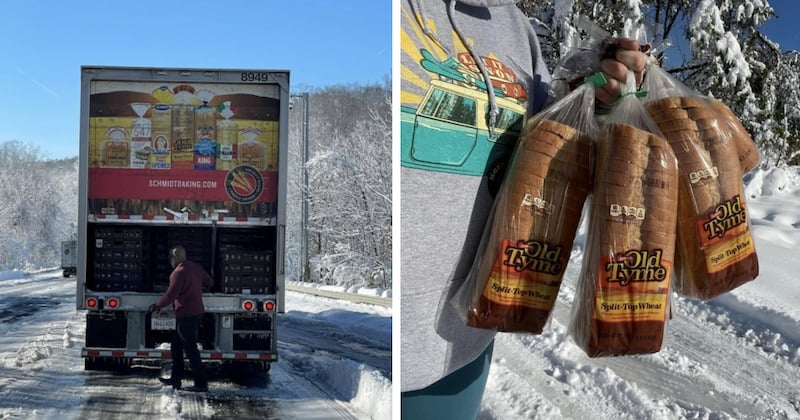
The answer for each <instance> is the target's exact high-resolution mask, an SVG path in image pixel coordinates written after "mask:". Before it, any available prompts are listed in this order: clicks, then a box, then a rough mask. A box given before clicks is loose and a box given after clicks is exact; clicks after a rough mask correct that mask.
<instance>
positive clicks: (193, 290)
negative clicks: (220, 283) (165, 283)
mask: <svg viewBox="0 0 800 420" xmlns="http://www.w3.org/2000/svg"><path fill="white" fill-rule="evenodd" d="M213 284H214V279H213V278H211V276H210V275H209V274H208V273H207V272H206V270H205V269H204V268H203V266H201V265H200V264H198V263H196V262H194V261H189V260H186V261H183V262H181V263H179V264H178V265H177V266H175V269H174V270H172V274H170V275H169V287H168V288H167V291H166V292H164V296H161V298H160V299H159V300H158V302H156V306H157V307H158V309H161V308H163V307H165V306H167V305H169V304H170V303H172V307H173V308H174V309H175V318H187V317H190V316H197V315H202V314H203V312H204V311H205V308H204V307H203V288H210V287H211V286H212V285H213Z"/></svg>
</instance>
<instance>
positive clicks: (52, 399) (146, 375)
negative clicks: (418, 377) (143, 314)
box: [0, 271, 391, 419]
mask: <svg viewBox="0 0 800 420" xmlns="http://www.w3.org/2000/svg"><path fill="white" fill-rule="evenodd" d="M19 277H20V278H11V279H6V280H0V418H2V419H6V418H53V419H55V418H58V419H122V418H124V419H131V418H163V419H174V418H219V419H224V418H233V417H235V418H238V419H250V418H258V419H263V418H281V419H330V418H343V419H356V418H357V419H367V418H375V419H378V418H387V419H388V418H390V415H391V310H390V309H386V308H378V307H375V306H373V305H357V304H349V303H348V304H340V303H337V302H335V301H332V300H330V299H324V298H317V297H311V296H306V295H302V294H298V293H289V294H288V296H287V300H288V301H289V304H288V305H287V308H288V312H287V313H286V314H284V315H281V316H280V317H279V320H278V324H279V330H278V333H279V343H278V346H279V357H280V360H279V361H278V362H277V363H274V364H273V366H272V369H271V370H270V372H269V374H260V375H256V376H252V375H251V376H249V377H247V378H245V379H242V378H237V377H233V376H231V375H229V374H227V373H225V372H223V371H221V370H220V369H215V368H214V367H213V366H210V369H209V373H210V379H211V384H210V386H211V389H212V390H211V392H209V393H208V394H191V393H187V392H175V391H173V390H171V389H169V388H167V387H162V386H161V384H160V383H159V382H158V380H157V378H158V376H159V375H160V374H161V371H160V369H159V368H158V367H152V366H150V367H147V366H134V367H133V368H132V370H131V371H130V372H127V373H124V374H114V373H108V372H86V371H84V370H83V360H82V359H81V357H80V349H81V346H82V344H83V340H84V328H85V325H84V322H85V321H84V314H83V313H82V312H81V311H76V310H75V299H74V290H75V286H74V281H75V280H74V278H73V279H63V278H61V276H60V271H50V272H46V273H42V274H39V275H31V276H23V275H19ZM292 308H294V309H292ZM354 320H357V322H358V323H359V324H360V325H361V327H360V328H353V327H352V325H351V323H353V322H354ZM370 326H372V327H370ZM378 400H381V401H383V402H377V401H378ZM387 404H388V405H387Z"/></svg>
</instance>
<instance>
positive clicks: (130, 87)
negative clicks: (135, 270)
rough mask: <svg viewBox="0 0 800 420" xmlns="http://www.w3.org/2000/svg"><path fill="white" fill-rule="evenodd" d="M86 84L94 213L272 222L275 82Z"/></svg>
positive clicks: (276, 131)
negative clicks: (186, 213) (174, 213)
mask: <svg viewBox="0 0 800 420" xmlns="http://www.w3.org/2000/svg"><path fill="white" fill-rule="evenodd" d="M90 91H91V93H90V95H91V97H90V104H91V106H90V109H89V131H88V133H89V139H88V140H89V143H88V148H89V150H88V158H89V161H88V168H89V178H90V180H91V182H90V188H89V191H88V198H89V212H90V214H92V215H95V216H96V217H111V216H122V217H129V216H141V217H143V218H145V219H148V218H150V219H154V218H157V217H170V216H171V214H169V213H167V212H165V211H164V208H168V209H184V208H186V209H190V211H191V215H192V216H198V217H199V216H200V215H201V214H203V213H205V214H210V213H213V212H215V211H217V212H220V211H222V212H224V214H222V215H221V216H220V217H223V218H227V219H229V220H232V221H236V220H250V221H253V220H256V221H261V222H262V223H268V224H269V223H274V220H275V216H276V214H275V209H276V206H275V202H276V196H277V173H278V167H277V166H278V143H279V141H278V139H279V133H280V123H279V117H280V108H279V106H280V91H279V87H278V86H277V85H269V84H262V85H254V84H247V85H243V84H233V85H232V84H224V83H196V82H193V83H187V82H172V83H167V82H165V81H164V82H162V81H155V82H152V81H146V82H145V81H105V80H98V81H94V82H92V84H91V86H90Z"/></svg>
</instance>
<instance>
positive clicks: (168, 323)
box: [150, 318, 175, 330]
mask: <svg viewBox="0 0 800 420" xmlns="http://www.w3.org/2000/svg"><path fill="white" fill-rule="evenodd" d="M150 328H151V329H153V330H174V329H175V318H151V319H150Z"/></svg>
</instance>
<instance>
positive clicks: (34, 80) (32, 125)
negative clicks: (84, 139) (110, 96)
mask: <svg viewBox="0 0 800 420" xmlns="http://www.w3.org/2000/svg"><path fill="white" fill-rule="evenodd" d="M391 3H392V2H391V0H344V1H327V0H263V1H244V0H228V1H208V0H195V1H170V0H160V1H153V0H136V1H110V0H95V1H90V0H77V1H66V0H54V1H49V0H48V1H42V0H38V1H36V0H34V1H27V0H26V1H14V2H7V3H6V2H3V5H2V8H0V10H2V15H0V16H2V18H0V57H2V61H0V62H2V66H0V98H2V100H0V143H2V142H6V141H9V140H19V141H22V142H23V143H27V144H31V145H33V146H36V147H38V148H39V150H40V152H42V154H43V155H44V157H47V158H62V157H72V156H77V155H78V137H79V121H78V120H79V109H80V67H81V66H82V65H110V66H145V67H149V66H153V67H183V68H194V67H196V68H233V69H236V68H243V69H280V70H289V71H290V72H291V76H290V77H291V85H292V89H293V90H294V91H295V92H300V91H302V90H308V89H311V88H317V87H325V86H331V85H337V84H347V85H351V84H369V83H382V82H383V80H384V78H385V77H391V72H392V65H391V62H392V48H391V45H392V32H391V27H392V19H391V9H392V7H391Z"/></svg>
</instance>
